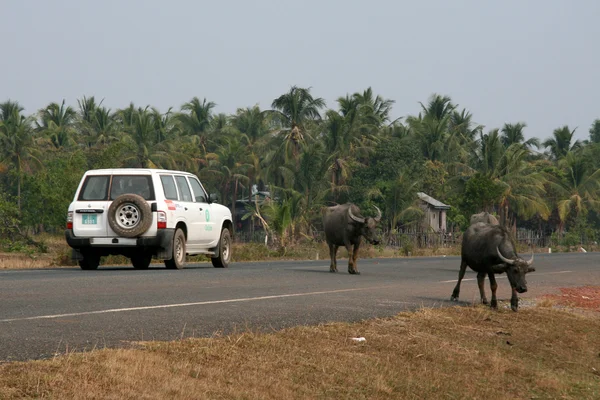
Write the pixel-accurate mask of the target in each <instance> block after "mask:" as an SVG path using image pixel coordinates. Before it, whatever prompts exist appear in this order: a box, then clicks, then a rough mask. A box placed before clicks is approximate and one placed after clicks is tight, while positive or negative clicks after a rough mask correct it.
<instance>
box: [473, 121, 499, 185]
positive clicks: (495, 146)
mask: <svg viewBox="0 0 600 400" xmlns="http://www.w3.org/2000/svg"><path fill="white" fill-rule="evenodd" d="M477 144H478V146H477V149H476V151H475V152H474V153H473V160H472V164H473V168H474V169H475V170H476V171H479V172H480V173H482V174H484V175H485V176H488V177H491V176H492V175H493V174H494V171H495V170H496V166H497V165H498V164H499V163H500V159H501V158H502V154H503V153H504V148H503V146H502V141H501V139H500V134H499V130H498V129H493V130H491V131H490V132H489V133H487V134H483V133H480V134H479V140H478V141H477Z"/></svg>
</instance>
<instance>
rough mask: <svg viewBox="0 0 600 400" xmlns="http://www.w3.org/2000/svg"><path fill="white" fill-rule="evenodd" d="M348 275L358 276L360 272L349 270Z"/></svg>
mask: <svg viewBox="0 0 600 400" xmlns="http://www.w3.org/2000/svg"><path fill="white" fill-rule="evenodd" d="M348 273H349V274H352V275H360V272H358V271H354V270H351V269H349V270H348Z"/></svg>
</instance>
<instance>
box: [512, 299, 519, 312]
mask: <svg viewBox="0 0 600 400" xmlns="http://www.w3.org/2000/svg"><path fill="white" fill-rule="evenodd" d="M510 309H511V310H513V311H517V310H518V309H519V299H511V300H510Z"/></svg>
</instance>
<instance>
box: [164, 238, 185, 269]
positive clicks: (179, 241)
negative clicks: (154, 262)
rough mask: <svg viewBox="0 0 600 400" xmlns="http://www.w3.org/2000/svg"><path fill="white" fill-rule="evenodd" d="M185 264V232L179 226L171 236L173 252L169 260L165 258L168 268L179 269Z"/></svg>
mask: <svg viewBox="0 0 600 400" xmlns="http://www.w3.org/2000/svg"><path fill="white" fill-rule="evenodd" d="M184 264H185V234H184V233H183V231H182V230H181V229H179V228H177V229H176V230H175V235H174V236H173V254H172V257H171V259H170V260H165V267H167V268H168V269H181V268H183V265H184Z"/></svg>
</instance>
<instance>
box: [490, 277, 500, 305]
mask: <svg viewBox="0 0 600 400" xmlns="http://www.w3.org/2000/svg"><path fill="white" fill-rule="evenodd" d="M488 278H490V289H492V303H491V304H490V306H491V307H492V308H498V300H497V299H496V289H498V283H496V276H494V273H493V272H490V273H489V274H488Z"/></svg>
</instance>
